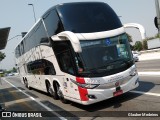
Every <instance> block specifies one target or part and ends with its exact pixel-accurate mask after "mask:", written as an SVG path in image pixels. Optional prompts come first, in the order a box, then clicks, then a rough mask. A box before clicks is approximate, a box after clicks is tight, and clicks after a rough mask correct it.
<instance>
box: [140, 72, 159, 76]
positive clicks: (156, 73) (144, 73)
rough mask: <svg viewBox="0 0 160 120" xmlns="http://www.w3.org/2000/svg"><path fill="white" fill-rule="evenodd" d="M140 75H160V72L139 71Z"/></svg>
mask: <svg viewBox="0 0 160 120" xmlns="http://www.w3.org/2000/svg"><path fill="white" fill-rule="evenodd" d="M138 74H139V75H151V76H152V75H153V76H154V75H155V76H157V75H158V76H160V72H138Z"/></svg>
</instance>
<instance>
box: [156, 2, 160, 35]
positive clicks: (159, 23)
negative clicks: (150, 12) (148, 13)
mask: <svg viewBox="0 0 160 120" xmlns="http://www.w3.org/2000/svg"><path fill="white" fill-rule="evenodd" d="M155 5H156V13H157V26H158V36H159V37H160V9H159V0H155Z"/></svg>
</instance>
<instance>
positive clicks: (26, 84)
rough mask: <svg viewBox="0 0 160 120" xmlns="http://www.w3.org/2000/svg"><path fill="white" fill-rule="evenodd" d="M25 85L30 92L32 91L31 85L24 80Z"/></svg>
mask: <svg viewBox="0 0 160 120" xmlns="http://www.w3.org/2000/svg"><path fill="white" fill-rule="evenodd" d="M24 84H25V86H26V88H28V89H29V90H31V87H29V85H28V81H27V79H24Z"/></svg>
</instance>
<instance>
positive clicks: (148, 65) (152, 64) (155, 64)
mask: <svg viewBox="0 0 160 120" xmlns="http://www.w3.org/2000/svg"><path fill="white" fill-rule="evenodd" d="M151 57H152V56H151ZM136 65H137V69H138V71H143V72H144V71H160V59H158V60H146V61H139V62H136Z"/></svg>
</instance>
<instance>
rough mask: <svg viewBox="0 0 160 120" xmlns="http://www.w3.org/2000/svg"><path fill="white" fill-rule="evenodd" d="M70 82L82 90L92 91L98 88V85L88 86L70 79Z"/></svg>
mask: <svg viewBox="0 0 160 120" xmlns="http://www.w3.org/2000/svg"><path fill="white" fill-rule="evenodd" d="M71 81H72V82H73V83H74V84H76V85H77V86H79V87H82V88H86V89H94V88H96V87H98V86H99V84H88V83H83V84H82V83H79V82H76V81H74V80H72V79H71Z"/></svg>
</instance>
